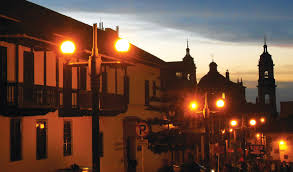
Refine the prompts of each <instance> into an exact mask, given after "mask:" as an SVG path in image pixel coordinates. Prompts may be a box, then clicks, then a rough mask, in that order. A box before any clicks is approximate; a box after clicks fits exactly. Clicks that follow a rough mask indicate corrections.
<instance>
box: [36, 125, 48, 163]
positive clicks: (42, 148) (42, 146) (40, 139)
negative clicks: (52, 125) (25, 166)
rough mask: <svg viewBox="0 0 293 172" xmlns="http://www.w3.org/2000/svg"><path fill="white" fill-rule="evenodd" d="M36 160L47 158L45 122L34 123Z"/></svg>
mask: <svg viewBox="0 0 293 172" xmlns="http://www.w3.org/2000/svg"><path fill="white" fill-rule="evenodd" d="M36 130H37V139H36V140H37V160H39V159H45V158H47V120H38V121H37V122H36Z"/></svg>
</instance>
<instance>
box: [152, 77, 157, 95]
mask: <svg viewBox="0 0 293 172" xmlns="http://www.w3.org/2000/svg"><path fill="white" fill-rule="evenodd" d="M156 95H157V86H156V81H153V96H154V97H156Z"/></svg>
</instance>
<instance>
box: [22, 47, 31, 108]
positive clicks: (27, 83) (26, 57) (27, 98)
mask: <svg viewBox="0 0 293 172" xmlns="http://www.w3.org/2000/svg"><path fill="white" fill-rule="evenodd" d="M33 86H34V54H33V53H32V52H27V51H25V52H24V53H23V88H24V90H23V98H24V102H27V103H29V102H32V101H33Z"/></svg>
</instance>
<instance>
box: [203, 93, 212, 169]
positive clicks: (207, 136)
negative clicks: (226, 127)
mask: <svg viewBox="0 0 293 172" xmlns="http://www.w3.org/2000/svg"><path fill="white" fill-rule="evenodd" d="M202 113H203V117H204V125H205V140H206V141H207V144H206V146H205V157H206V158H205V163H206V165H208V168H209V161H210V128H209V121H208V118H209V116H210V109H209V106H208V100H207V93H205V100H204V107H203V111H202Z"/></svg>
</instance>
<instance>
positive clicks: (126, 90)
mask: <svg viewBox="0 0 293 172" xmlns="http://www.w3.org/2000/svg"><path fill="white" fill-rule="evenodd" d="M124 96H126V99H127V103H129V77H128V76H124Z"/></svg>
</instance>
